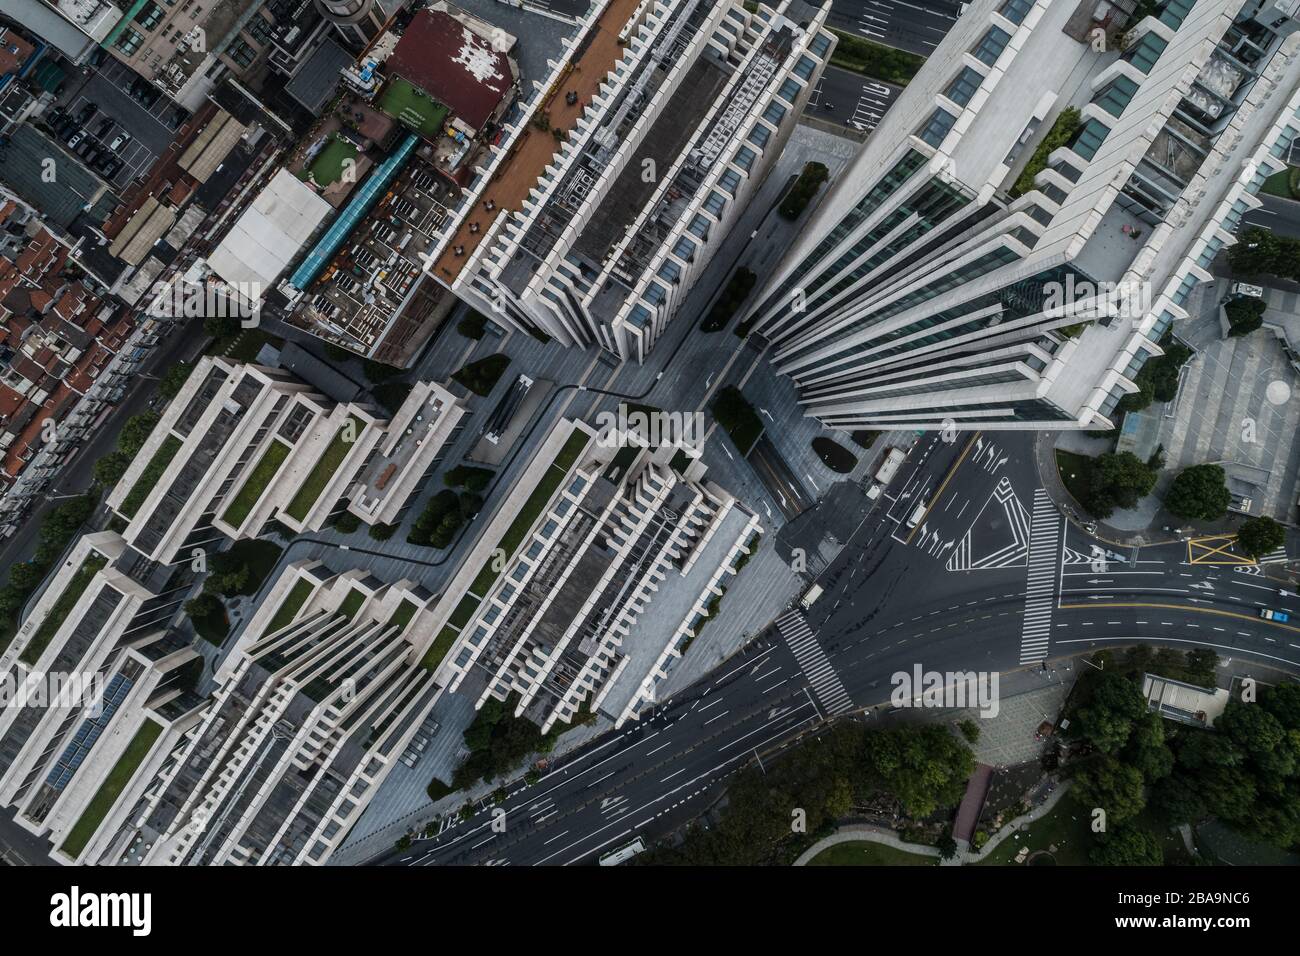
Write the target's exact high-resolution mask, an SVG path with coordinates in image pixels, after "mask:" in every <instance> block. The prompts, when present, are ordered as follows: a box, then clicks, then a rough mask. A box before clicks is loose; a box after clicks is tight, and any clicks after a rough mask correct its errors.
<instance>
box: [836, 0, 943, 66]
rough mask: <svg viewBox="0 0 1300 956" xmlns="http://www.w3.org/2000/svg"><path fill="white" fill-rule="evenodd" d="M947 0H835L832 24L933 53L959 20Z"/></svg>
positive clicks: (903, 48)
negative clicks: (906, 0)
mask: <svg viewBox="0 0 1300 956" xmlns="http://www.w3.org/2000/svg"><path fill="white" fill-rule="evenodd" d="M957 9H958V4H957V3H949V2H947V0H912V2H904V0H834V2H833V4H832V6H831V15H830V18H829V20H828V22H829V25H830V26H832V27H835V28H836V29H837V30H845V31H847V32H850V33H856V34H858V35H859V36H863V37H866V38H867V39H869V40H874V41H876V42H877V43H884V44H886V45H887V46H893V47H898V48H899V49H900V50H908V51H910V52H912V53H919V54H921V55H922V56H929V55H930V53H931V52H933V50H934V48H935V47H936V46H938V45H939V41H940V40H942V39H943V38H944V36H945V35H946V34H947V33H948V31H949V30H950V29H952V25H953V24H954V23H956V22H957Z"/></svg>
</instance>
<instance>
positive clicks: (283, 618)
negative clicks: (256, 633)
mask: <svg viewBox="0 0 1300 956" xmlns="http://www.w3.org/2000/svg"><path fill="white" fill-rule="evenodd" d="M314 587H315V585H313V584H312V583H311V582H310V581H308V580H307V579H306V578H300V579H299V580H298V581H296V582H295V583H294V586H293V587H291V588H290V589H289V593H288V595H286V596H285V599H284V601H283V602H282V603H281V604H280V607H279V609H278V610H276V612H275V617H273V618H271V623H270V624H268V625H267V626H266V633H268V634H273V633H274V632H276V631H278V630H279V629H280V628H282V627H284V626H285V625H286V624H288V623H289V622H290V621H292V620H293V619H294V618H295V617H297V615H298V612H299V611H300V610H302V606H303V605H304V604H306V603H307V598H308V597H309V596H310V595H311V592H312V590H313V589H314Z"/></svg>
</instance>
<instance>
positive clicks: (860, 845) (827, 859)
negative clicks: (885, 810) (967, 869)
mask: <svg viewBox="0 0 1300 956" xmlns="http://www.w3.org/2000/svg"><path fill="white" fill-rule="evenodd" d="M938 862H939V860H938V858H937V857H933V856H919V855H917V854H916V853H908V852H907V851H906V850H899V849H896V848H894V847H892V846H885V845H884V844H882V843H872V842H870V841H869V840H855V841H853V842H852V843H837V844H835V845H834V846H831V847H827V848H826V849H824V850H822V851H821V852H820V853H818V854H817V855H816V856H815V857H813V858H812V859H811V860H809V861H808V865H809V866H937V865H938Z"/></svg>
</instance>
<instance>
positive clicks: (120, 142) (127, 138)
mask: <svg viewBox="0 0 1300 956" xmlns="http://www.w3.org/2000/svg"><path fill="white" fill-rule="evenodd" d="M129 142H131V134H130V133H128V132H127V131H126V130H122V132H120V133H118V134H117V136H115V137H113V142H111V143H109V144H108V148H109V149H111V150H112V151H113V152H115V153H116V152H117V151H118V150H119V149H121V148H122V147H123V146H125V145H126V144H127V143H129Z"/></svg>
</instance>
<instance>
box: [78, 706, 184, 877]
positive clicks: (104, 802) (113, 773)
mask: <svg viewBox="0 0 1300 956" xmlns="http://www.w3.org/2000/svg"><path fill="white" fill-rule="evenodd" d="M161 733H162V724H159V723H157V722H155V721H152V720H146V721H145V722H144V723H143V724H141V726H140V729H139V730H137V731H136V732H135V736H134V737H132V738H131V742H130V743H129V744H127V745H126V750H124V751H122V756H121V757H119V758H118V760H117V763H116V764H114V765H113V769H112V770H110V771H109V774H108V776H107V777H105V778H104V782H103V784H102V785H101V786H100V788H99V790H98V792H97V793H96V794H95V796H94V797H93V798H92V799H91V801H90V803H89V804H87V805H86V809H85V811H84V812H83V813H82V814H81V816H80V817H79V818H78V820H77V822H76V824H75V825H74V826H73V827H72V829H71V830H70V831H69V832H68V838H67V839H66V840H64V841H63V847H62V850H63V852H64V853H66V854H68V855H69V856H73V857H75V856H76V855H77V854H78V853H80V852H81V851H82V850H84V849H85V848H86V844H87V843H89V842H90V838H91V837H92V836H94V835H95V831H96V830H97V829H98V828H99V825H100V823H102V822H103V820H104V815H105V814H106V813H108V811H109V809H110V808H112V806H113V804H114V803H116V802H117V798H118V797H119V796H121V794H122V791H123V790H124V789H125V788H126V785H127V784H128V783H130V782H131V778H132V777H133V776H134V775H135V772H136V770H138V769H139V767H140V763H141V761H143V760H144V758H145V756H146V755H147V754H148V753H149V750H150V749H151V748H152V747H153V745H154V741H156V740H157V739H158V735H159V734H161Z"/></svg>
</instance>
